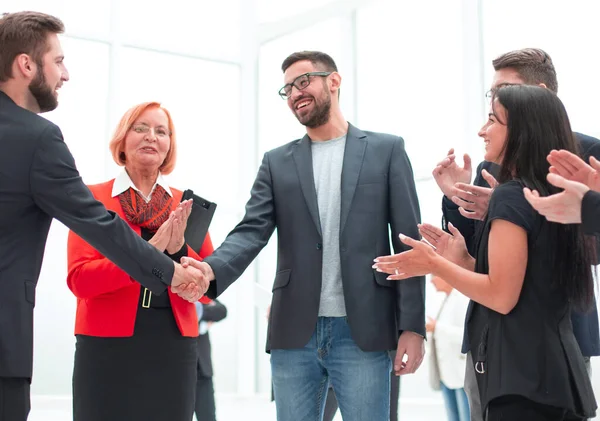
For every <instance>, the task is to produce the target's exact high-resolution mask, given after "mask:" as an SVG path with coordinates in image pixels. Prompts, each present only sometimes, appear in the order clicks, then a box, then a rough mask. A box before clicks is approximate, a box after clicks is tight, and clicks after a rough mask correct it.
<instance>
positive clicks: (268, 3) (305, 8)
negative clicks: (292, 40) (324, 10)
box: [255, 0, 335, 23]
mask: <svg viewBox="0 0 600 421" xmlns="http://www.w3.org/2000/svg"><path fill="white" fill-rule="evenodd" d="M333 1H335V0H303V1H294V2H286V1H281V0H255V3H256V8H257V14H258V21H259V22H260V23H267V22H275V21H278V20H281V19H285V18H289V17H292V16H296V15H300V14H303V13H306V12H310V11H311V10H314V9H317V8H320V7H323V6H325V5H327V4H328V3H332V2H333Z"/></svg>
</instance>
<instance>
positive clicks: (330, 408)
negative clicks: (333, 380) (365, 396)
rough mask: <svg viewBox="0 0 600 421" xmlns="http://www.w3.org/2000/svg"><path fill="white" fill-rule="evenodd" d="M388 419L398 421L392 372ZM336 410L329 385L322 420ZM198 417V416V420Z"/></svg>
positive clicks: (326, 420)
mask: <svg viewBox="0 0 600 421" xmlns="http://www.w3.org/2000/svg"><path fill="white" fill-rule="evenodd" d="M390 376H391V377H390V385H391V388H390V421H398V398H399V397H400V377H399V376H396V375H395V374H394V373H393V372H392V373H391V374H390ZM337 410H338V403H337V399H336V397H335V392H334V391H333V389H332V388H331V387H330V388H329V390H328V391H327V400H326V401H325V414H324V415H323V421H332V420H333V417H335V413H336V412H337ZM199 419H200V418H198V420H199Z"/></svg>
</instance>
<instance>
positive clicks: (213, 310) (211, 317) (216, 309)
mask: <svg viewBox="0 0 600 421" xmlns="http://www.w3.org/2000/svg"><path fill="white" fill-rule="evenodd" d="M202 307H203V308H202V318H201V319H200V320H202V321H204V322H220V321H221V320H223V319H224V318H225V317H227V307H225V306H224V305H223V304H222V303H221V302H220V301H218V300H214V301H213V302H211V303H210V304H202Z"/></svg>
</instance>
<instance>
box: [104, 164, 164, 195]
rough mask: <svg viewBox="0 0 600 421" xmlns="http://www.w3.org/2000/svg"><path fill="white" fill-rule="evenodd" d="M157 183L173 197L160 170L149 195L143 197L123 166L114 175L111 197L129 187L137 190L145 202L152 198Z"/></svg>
mask: <svg viewBox="0 0 600 421" xmlns="http://www.w3.org/2000/svg"><path fill="white" fill-rule="evenodd" d="M157 185H159V186H161V187H162V188H163V189H165V191H166V192H167V194H168V195H169V196H171V197H173V193H172V192H171V189H170V188H169V184H168V183H167V180H166V177H165V176H163V175H162V173H161V172H160V171H159V173H158V177H157V178H156V183H154V186H152V191H151V192H150V195H149V196H148V197H145V196H144V194H143V193H142V192H141V191H139V189H138V188H137V187H135V185H134V184H133V181H131V178H130V177H129V174H127V171H125V168H123V169H122V170H121V172H120V173H119V174H118V175H117V176H116V177H115V182H114V184H113V188H112V197H117V196H118V195H120V194H121V193H123V192H125V191H127V190H128V189H129V188H130V187H131V188H132V189H134V190H135V191H136V192H138V193H139V194H140V195H141V196H142V197H143V198H144V200H146V202H149V201H150V199H152V193H153V192H154V189H155V188H156V186H157Z"/></svg>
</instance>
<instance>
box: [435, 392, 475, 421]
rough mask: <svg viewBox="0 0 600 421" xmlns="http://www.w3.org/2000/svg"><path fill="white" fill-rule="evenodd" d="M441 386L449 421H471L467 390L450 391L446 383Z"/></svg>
mask: <svg viewBox="0 0 600 421" xmlns="http://www.w3.org/2000/svg"><path fill="white" fill-rule="evenodd" d="M441 386H442V394H443V395H444V404H445V405H446V413H447V414H448V421H469V419H470V417H471V414H470V411H469V401H468V400H467V394H466V393H465V389H463V388H462V387H461V388H460V389H448V388H447V387H446V385H445V384H444V383H441Z"/></svg>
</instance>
